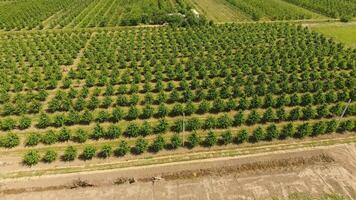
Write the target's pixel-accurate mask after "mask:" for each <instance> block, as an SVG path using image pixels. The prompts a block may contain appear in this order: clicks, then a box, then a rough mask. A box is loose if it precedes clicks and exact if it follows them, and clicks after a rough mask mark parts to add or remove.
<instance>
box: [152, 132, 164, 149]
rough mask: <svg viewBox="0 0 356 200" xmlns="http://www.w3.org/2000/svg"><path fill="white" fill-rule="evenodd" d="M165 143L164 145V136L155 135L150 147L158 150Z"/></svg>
mask: <svg viewBox="0 0 356 200" xmlns="http://www.w3.org/2000/svg"><path fill="white" fill-rule="evenodd" d="M165 145H166V142H165V140H164V138H163V137H162V135H157V137H156V138H155V140H154V141H153V143H152V144H151V146H150V149H151V150H152V151H153V152H159V151H161V150H162V149H163V148H164V146H165Z"/></svg>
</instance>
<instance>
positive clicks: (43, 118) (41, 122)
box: [37, 113, 51, 128]
mask: <svg viewBox="0 0 356 200" xmlns="http://www.w3.org/2000/svg"><path fill="white" fill-rule="evenodd" d="M50 125H51V119H50V118H49V116H48V115H47V114H46V113H41V114H40V117H39V119H38V122H37V127H38V128H47V127H49V126H50Z"/></svg>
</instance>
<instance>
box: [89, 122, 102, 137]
mask: <svg viewBox="0 0 356 200" xmlns="http://www.w3.org/2000/svg"><path fill="white" fill-rule="evenodd" d="M103 136H104V129H103V128H102V127H101V126H100V124H98V123H97V124H96V125H95V127H94V130H93V132H92V134H91V135H90V137H91V138H92V139H94V140H98V139H100V138H102V137H103Z"/></svg>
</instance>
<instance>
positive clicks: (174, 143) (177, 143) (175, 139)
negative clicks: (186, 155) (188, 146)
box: [170, 134, 183, 149]
mask: <svg viewBox="0 0 356 200" xmlns="http://www.w3.org/2000/svg"><path fill="white" fill-rule="evenodd" d="M182 145H183V141H182V139H181V137H180V136H179V135H178V134H174V135H173V136H172V137H171V144H170V147H171V148H172V149H177V148H178V147H181V146H182Z"/></svg>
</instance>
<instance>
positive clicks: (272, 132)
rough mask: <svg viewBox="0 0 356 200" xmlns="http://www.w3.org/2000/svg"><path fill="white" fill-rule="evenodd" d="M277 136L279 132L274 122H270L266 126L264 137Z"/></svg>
mask: <svg viewBox="0 0 356 200" xmlns="http://www.w3.org/2000/svg"><path fill="white" fill-rule="evenodd" d="M278 137H279V132H278V129H277V126H276V125H275V124H271V125H269V126H268V127H267V128H266V139H267V140H273V139H276V138H278Z"/></svg>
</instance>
